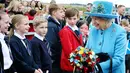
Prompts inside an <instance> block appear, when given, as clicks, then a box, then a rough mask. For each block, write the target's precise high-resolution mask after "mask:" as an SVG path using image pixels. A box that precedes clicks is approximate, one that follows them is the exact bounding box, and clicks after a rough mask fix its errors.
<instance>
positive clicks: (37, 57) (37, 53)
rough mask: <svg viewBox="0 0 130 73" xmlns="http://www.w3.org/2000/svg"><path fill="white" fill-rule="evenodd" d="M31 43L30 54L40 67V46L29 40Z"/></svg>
mask: <svg viewBox="0 0 130 73" xmlns="http://www.w3.org/2000/svg"><path fill="white" fill-rule="evenodd" d="M31 43H32V54H33V58H34V61H35V63H36V64H37V65H38V67H39V68H41V58H40V56H41V55H40V46H39V45H38V44H37V43H36V42H34V41H31Z"/></svg>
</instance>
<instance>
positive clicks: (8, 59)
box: [0, 33, 14, 73]
mask: <svg viewBox="0 0 130 73" xmlns="http://www.w3.org/2000/svg"><path fill="white" fill-rule="evenodd" d="M0 42H1V50H2V54H3V57H2V58H3V63H1V65H3V66H2V67H3V69H4V72H5V73H13V72H14V71H13V57H12V52H11V49H10V46H9V41H8V38H7V37H5V35H4V34H2V33H0Z"/></svg>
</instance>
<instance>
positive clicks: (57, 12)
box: [46, 4, 64, 73]
mask: <svg viewBox="0 0 130 73" xmlns="http://www.w3.org/2000/svg"><path fill="white" fill-rule="evenodd" d="M49 14H50V16H49V18H48V32H47V35H46V38H47V40H48V42H49V44H50V48H51V52H52V55H51V57H52V61H53V63H52V72H53V73H61V69H60V57H61V43H60V38H59V35H58V33H59V31H60V30H61V29H62V24H61V23H60V22H59V21H58V20H63V17H64V11H63V9H62V8H61V7H60V6H58V5H57V4H51V5H50V6H49Z"/></svg>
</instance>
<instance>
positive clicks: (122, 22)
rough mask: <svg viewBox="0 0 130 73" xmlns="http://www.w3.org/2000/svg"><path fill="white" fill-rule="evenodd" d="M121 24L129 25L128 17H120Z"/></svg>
mask: <svg viewBox="0 0 130 73" xmlns="http://www.w3.org/2000/svg"><path fill="white" fill-rule="evenodd" d="M121 25H124V26H128V25H129V21H128V19H122V20H121Z"/></svg>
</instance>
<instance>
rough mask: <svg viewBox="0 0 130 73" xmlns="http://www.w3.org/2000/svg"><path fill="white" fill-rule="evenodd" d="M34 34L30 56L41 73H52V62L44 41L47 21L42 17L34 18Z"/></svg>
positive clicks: (47, 46)
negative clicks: (31, 55)
mask: <svg viewBox="0 0 130 73" xmlns="http://www.w3.org/2000/svg"><path fill="white" fill-rule="evenodd" d="M34 30H35V32H36V33H35V34H34V37H33V39H32V40H31V43H32V54H33V58H34V61H35V62H36V64H37V65H38V66H39V67H40V68H41V69H42V71H43V73H47V71H49V72H48V73H52V62H51V57H50V54H49V53H50V48H49V43H48V42H47V40H46V39H45V35H46V33H47V30H48V25H47V20H46V19H45V18H43V17H42V16H36V17H35V18H34Z"/></svg>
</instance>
